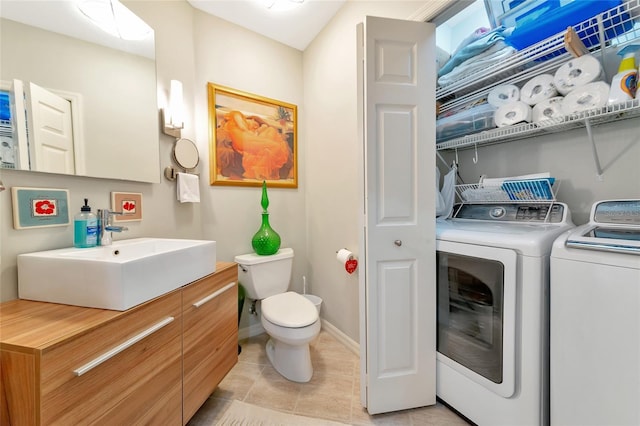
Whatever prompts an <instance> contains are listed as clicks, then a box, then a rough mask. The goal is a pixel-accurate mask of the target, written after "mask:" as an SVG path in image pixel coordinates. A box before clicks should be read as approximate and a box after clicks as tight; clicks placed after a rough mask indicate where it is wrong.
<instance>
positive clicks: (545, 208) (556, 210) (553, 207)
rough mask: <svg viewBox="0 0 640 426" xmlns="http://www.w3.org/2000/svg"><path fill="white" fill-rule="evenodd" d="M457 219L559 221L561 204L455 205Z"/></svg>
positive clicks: (561, 209) (561, 216)
mask: <svg viewBox="0 0 640 426" xmlns="http://www.w3.org/2000/svg"><path fill="white" fill-rule="evenodd" d="M453 217H455V218H457V219H475V220H494V221H501V222H542V223H544V222H546V223H561V222H562V221H563V220H564V205H563V204H557V203H554V204H521V203H518V204H462V205H459V206H456V208H455V209H454V215H453Z"/></svg>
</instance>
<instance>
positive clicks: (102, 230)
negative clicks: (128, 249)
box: [98, 209, 128, 246]
mask: <svg viewBox="0 0 640 426" xmlns="http://www.w3.org/2000/svg"><path fill="white" fill-rule="evenodd" d="M120 214H123V213H122V212H113V211H111V210H109V209H98V245H100V246H110V245H111V243H112V242H113V239H112V237H111V233H112V232H123V231H127V230H128V228H127V227H126V226H116V225H113V224H112V223H111V218H112V217H113V216H115V215H120Z"/></svg>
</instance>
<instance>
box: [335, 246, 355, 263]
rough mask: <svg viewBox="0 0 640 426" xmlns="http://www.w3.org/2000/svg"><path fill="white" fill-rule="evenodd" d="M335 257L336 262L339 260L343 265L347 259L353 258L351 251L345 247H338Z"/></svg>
mask: <svg viewBox="0 0 640 426" xmlns="http://www.w3.org/2000/svg"><path fill="white" fill-rule="evenodd" d="M336 259H338V262H340V263H342V264H343V265H344V264H345V263H347V261H348V260H351V259H353V253H351V252H350V251H349V250H347V249H340V250H338V254H337V255H336Z"/></svg>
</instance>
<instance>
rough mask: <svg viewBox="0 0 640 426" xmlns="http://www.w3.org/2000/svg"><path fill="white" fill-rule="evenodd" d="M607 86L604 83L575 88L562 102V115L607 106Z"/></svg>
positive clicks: (597, 82)
mask: <svg viewBox="0 0 640 426" xmlns="http://www.w3.org/2000/svg"><path fill="white" fill-rule="evenodd" d="M608 99H609V85H608V84H607V83H605V82H604V81H596V82H594V83H589V84H585V85H584V86H580V87H577V88H576V89H574V90H573V91H571V93H569V94H568V95H567V96H565V97H564V99H563V100H562V113H563V114H564V115H570V114H575V113H580V112H583V111H587V110H590V109H594V108H601V107H604V106H606V105H607V100H608Z"/></svg>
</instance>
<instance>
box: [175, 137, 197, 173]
mask: <svg viewBox="0 0 640 426" xmlns="http://www.w3.org/2000/svg"><path fill="white" fill-rule="evenodd" d="M173 158H174V160H176V163H178V165H179V166H180V167H182V168H183V169H193V168H195V167H196V166H197V165H198V163H199V162H200V157H199V155H198V147H197V146H196V144H195V143H193V141H192V140H190V139H185V138H182V139H178V140H177V141H176V143H175V145H174V146H173Z"/></svg>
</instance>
